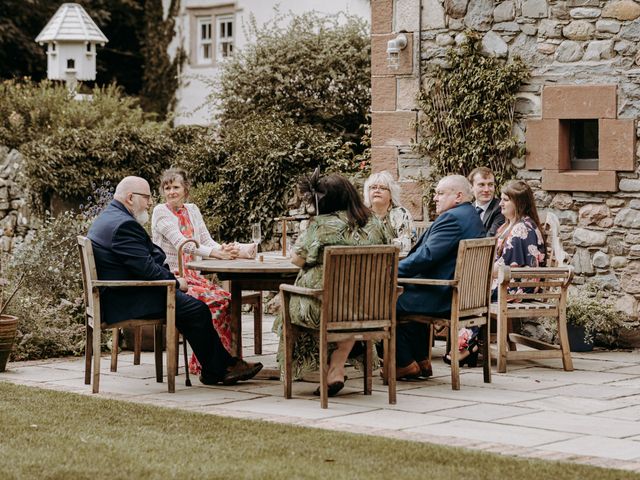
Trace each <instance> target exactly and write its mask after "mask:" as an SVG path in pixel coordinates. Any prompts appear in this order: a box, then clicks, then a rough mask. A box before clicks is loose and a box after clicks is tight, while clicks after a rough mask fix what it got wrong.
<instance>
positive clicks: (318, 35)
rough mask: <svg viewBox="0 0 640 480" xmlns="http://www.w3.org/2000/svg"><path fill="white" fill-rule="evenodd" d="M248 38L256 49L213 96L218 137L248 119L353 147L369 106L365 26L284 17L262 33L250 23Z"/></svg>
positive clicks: (229, 66) (227, 72)
mask: <svg viewBox="0 0 640 480" xmlns="http://www.w3.org/2000/svg"><path fill="white" fill-rule="evenodd" d="M283 21H289V24H288V25H287V26H286V27H283V26H281V24H282V23H285V22H283ZM249 36H250V37H252V38H253V39H254V42H253V43H251V44H250V45H248V46H246V47H245V48H244V49H243V50H242V51H241V52H239V53H236V54H235V55H234V56H233V58H231V59H229V60H228V61H227V62H225V63H224V64H223V68H222V75H221V80H220V88H219V89H216V90H214V93H213V94H212V96H211V100H212V101H213V102H214V103H215V104H216V105H217V107H219V109H220V120H221V123H222V128H223V131H224V129H225V127H226V125H227V124H228V123H230V122H233V121H236V120H241V119H243V118H244V117H245V116H247V115H249V114H260V115H278V116H281V117H287V118H291V119H292V120H293V121H294V122H295V123H296V124H307V125H314V126H316V127H319V128H322V129H323V130H324V131H326V132H333V133H335V134H338V135H341V136H343V137H344V138H345V139H350V140H355V141H359V138H360V135H361V133H362V132H361V127H362V125H363V124H365V123H367V120H366V114H367V112H368V110H369V106H370V103H371V97H370V85H371V80H370V40H369V35H368V29H367V24H366V23H365V22H364V21H363V20H361V19H360V18H358V17H352V16H346V17H345V16H343V15H330V16H323V15H320V14H317V13H308V14H303V15H299V16H295V15H292V14H290V15H286V16H280V17H276V18H275V19H274V20H273V21H272V22H270V23H268V24H266V25H265V26H263V27H258V26H256V24H255V22H253V23H251V24H250V25H249Z"/></svg>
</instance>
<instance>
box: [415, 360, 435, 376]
mask: <svg viewBox="0 0 640 480" xmlns="http://www.w3.org/2000/svg"><path fill="white" fill-rule="evenodd" d="M418 365H419V366H420V376H421V377H425V378H429V377H433V369H432V368H431V362H430V361H429V360H421V361H419V362H418Z"/></svg>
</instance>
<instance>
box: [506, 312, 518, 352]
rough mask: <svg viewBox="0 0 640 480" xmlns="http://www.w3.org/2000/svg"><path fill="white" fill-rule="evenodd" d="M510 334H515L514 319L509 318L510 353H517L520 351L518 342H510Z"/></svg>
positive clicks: (508, 341)
mask: <svg viewBox="0 0 640 480" xmlns="http://www.w3.org/2000/svg"><path fill="white" fill-rule="evenodd" d="M510 333H513V319H512V318H508V317H507V344H508V345H509V351H510V352H515V351H516V350H518V346H517V345H516V342H512V341H511V340H509V334H510Z"/></svg>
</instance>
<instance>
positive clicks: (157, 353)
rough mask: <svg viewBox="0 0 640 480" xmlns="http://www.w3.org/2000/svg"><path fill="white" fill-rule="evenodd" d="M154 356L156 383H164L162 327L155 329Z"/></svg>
mask: <svg viewBox="0 0 640 480" xmlns="http://www.w3.org/2000/svg"><path fill="white" fill-rule="evenodd" d="M139 328H140V327H137V329H139ZM153 354H154V357H155V362H156V382H158V383H162V325H154V327H153Z"/></svg>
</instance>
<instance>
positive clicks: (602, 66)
mask: <svg viewBox="0 0 640 480" xmlns="http://www.w3.org/2000/svg"><path fill="white" fill-rule="evenodd" d="M371 6H372V22H371V23H372V110H373V113H372V168H373V170H375V171H379V170H390V171H391V172H393V173H395V174H396V175H397V177H398V178H399V179H400V181H401V182H402V184H403V187H404V191H405V195H406V196H407V200H408V207H409V208H411V209H412V211H413V213H414V215H416V216H417V217H418V218H421V217H422V215H423V212H422V205H421V201H420V189H419V187H418V185H417V184H416V182H415V178H416V177H417V176H418V175H419V174H420V173H421V172H422V173H425V172H427V171H428V168H429V160H428V158H421V157H419V156H418V155H416V154H415V153H414V152H413V150H412V147H411V145H412V143H413V142H414V141H415V140H416V139H417V138H418V129H417V126H416V123H417V120H418V118H419V115H420V112H419V109H418V105H417V102H416V94H417V93H418V90H419V88H420V85H421V84H422V83H423V82H424V81H425V80H426V79H427V78H428V76H429V72H430V71H433V68H434V67H435V66H438V65H444V64H445V63H446V51H447V49H448V48H450V47H452V46H455V45H456V44H460V43H461V42H462V41H463V40H464V38H465V34H464V32H465V30H473V31H475V32H478V33H479V34H480V35H481V36H482V50H483V51H484V53H486V54H487V55H495V56H497V57H500V58H504V59H505V60H508V59H510V58H513V57H514V56H516V55H517V56H520V57H521V58H522V59H523V60H524V61H525V63H526V64H527V65H528V67H529V68H530V72H531V78H530V79H529V80H528V81H527V82H526V84H525V85H523V86H522V88H521V91H520V92H519V94H518V101H517V103H516V119H515V122H514V126H513V132H514V135H516V137H517V138H519V139H520V141H522V142H523V143H524V144H525V147H526V151H527V154H526V156H525V157H523V158H516V159H514V160H513V162H514V164H515V166H516V167H517V168H518V177H519V178H522V179H524V180H526V181H527V182H528V183H529V184H530V185H531V187H532V188H533V189H534V191H535V194H536V199H537V202H538V206H539V208H541V209H549V210H550V211H553V212H554V213H556V215H558V217H559V219H560V221H561V237H562V240H563V246H564V248H565V250H567V252H568V253H570V255H571V263H572V264H573V266H574V267H575V271H576V276H575V280H574V282H575V283H576V284H585V283H595V284H596V285H598V286H599V287H600V288H601V289H603V290H605V291H608V292H610V294H611V295H612V296H613V297H614V298H615V299H616V302H617V303H616V305H617V307H618V309H620V310H622V311H625V312H626V313H628V314H630V315H631V316H633V317H638V314H639V301H640V179H639V178H638V177H639V173H640V168H639V167H638V151H637V149H636V139H637V136H638V133H639V132H638V130H637V126H636V119H637V117H638V116H639V114H640V85H639V84H640V67H639V66H640V48H639V47H638V45H639V43H638V42H639V41H640V3H638V2H635V1H633V0H614V1H607V0H503V1H497V0H496V1H494V0H442V1H440V0H372V1H371ZM400 32H406V33H405V35H406V36H407V38H408V41H407V46H406V47H405V48H404V49H403V50H402V51H401V52H400V54H399V57H400V58H399V65H398V68H397V69H392V68H390V66H389V61H388V59H387V56H388V55H387V42H388V41H389V40H391V39H394V38H396V37H397V35H398V34H399V33H400ZM589 129H591V130H589ZM587 130H589V131H590V135H591V138H592V140H593V139H597V142H596V143H595V147H594V145H591V148H592V149H595V153H593V154H592V155H591V157H593V156H595V157H596V158H595V159H592V160H594V161H593V162H592V163H591V164H590V166H589V167H587V169H581V168H585V167H584V166H582V167H581V166H580V165H581V164H580V163H579V161H578V160H576V161H575V162H574V160H575V159H576V158H577V156H578V154H576V151H575V149H576V148H579V147H576V145H577V144H576V142H578V143H579V142H581V141H582V140H581V139H582V137H581V135H582V133H580V132H585V131H587ZM576 139H577V140H576ZM580 148H581V147H580ZM574 157H575V158H574Z"/></svg>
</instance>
